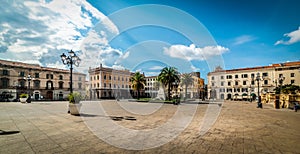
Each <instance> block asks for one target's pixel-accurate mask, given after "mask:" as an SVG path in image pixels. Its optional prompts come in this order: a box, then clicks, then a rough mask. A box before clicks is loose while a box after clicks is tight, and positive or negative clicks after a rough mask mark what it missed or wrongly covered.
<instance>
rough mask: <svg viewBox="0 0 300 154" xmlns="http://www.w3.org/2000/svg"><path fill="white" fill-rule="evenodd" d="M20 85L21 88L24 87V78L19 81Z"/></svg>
mask: <svg viewBox="0 0 300 154" xmlns="http://www.w3.org/2000/svg"><path fill="white" fill-rule="evenodd" d="M20 86H21V87H22V88H24V87H25V80H21V81H20Z"/></svg>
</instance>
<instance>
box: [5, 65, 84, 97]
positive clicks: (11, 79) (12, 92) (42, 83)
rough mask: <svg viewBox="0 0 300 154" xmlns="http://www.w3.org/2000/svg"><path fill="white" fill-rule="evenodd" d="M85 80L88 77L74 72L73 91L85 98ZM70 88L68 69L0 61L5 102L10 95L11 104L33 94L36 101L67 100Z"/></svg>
mask: <svg viewBox="0 0 300 154" xmlns="http://www.w3.org/2000/svg"><path fill="white" fill-rule="evenodd" d="M29 76H30V78H29ZM85 78H86V75H85V74H82V73H76V72H75V73H73V91H77V92H80V93H81V94H82V95H85ZM29 79H30V80H29ZM69 87H70V74H69V71H68V70H63V69H57V68H48V67H42V66H40V65H37V64H26V63H21V62H13V61H6V60H0V94H1V97H2V99H7V98H6V97H7V96H8V97H9V100H10V101H12V100H17V99H18V98H19V95H20V94H22V93H27V94H29V93H30V95H31V97H32V99H33V100H63V99H66V98H67V96H68V94H69V90H70V89H69ZM4 97H5V98H4Z"/></svg>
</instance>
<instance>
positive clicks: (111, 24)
mask: <svg viewBox="0 0 300 154" xmlns="http://www.w3.org/2000/svg"><path fill="white" fill-rule="evenodd" d="M299 6H300V2H298V0H273V1H268V0H205V1H202V0H197V1H191V0H190V1H179V0H174V1H167V0H151V1H150V0H140V1H119V0H109V1H107V0H88V1H83V0H73V1H71V0H65V1H60V0H47V1H44V0H40V1H38V0H33V1H25V2H24V1H22V0H14V1H3V5H1V6H0V10H1V13H0V58H1V59H7V60H15V61H22V62H28V63H38V64H40V65H43V66H49V67H58V68H66V67H65V66H63V65H62V63H61V61H60V59H59V58H60V57H59V55H60V54H61V53H63V52H67V51H68V50H70V49H73V50H75V51H77V52H78V54H79V55H80V57H81V59H82V63H81V65H80V67H79V68H77V70H78V71H84V72H86V71H87V69H88V68H89V67H96V66H99V64H100V63H102V64H103V65H104V66H108V67H114V68H120V69H124V68H126V69H129V70H131V71H142V72H145V73H146V74H147V75H156V74H157V73H158V72H159V70H160V69H161V68H162V67H164V66H168V65H171V66H175V67H177V68H178V69H179V71H180V72H191V71H200V72H201V77H203V78H205V77H206V74H207V73H208V72H210V71H212V70H213V69H214V67H215V66H217V65H221V66H222V67H224V68H225V69H233V68H241V67H253V66H260V65H269V64H271V63H281V62H286V61H299V60H300V56H299V55H300V29H299V27H300V18H299V14H300V9H299V8H298V7H299Z"/></svg>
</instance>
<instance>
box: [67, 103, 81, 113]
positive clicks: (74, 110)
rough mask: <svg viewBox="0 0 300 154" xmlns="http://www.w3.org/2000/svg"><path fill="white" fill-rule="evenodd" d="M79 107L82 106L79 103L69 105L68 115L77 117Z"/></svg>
mask: <svg viewBox="0 0 300 154" xmlns="http://www.w3.org/2000/svg"><path fill="white" fill-rule="evenodd" d="M81 105H82V104H81V103H79V104H72V103H69V109H70V114H71V115H79V111H80V108H81Z"/></svg>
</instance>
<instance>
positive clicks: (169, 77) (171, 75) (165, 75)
mask: <svg viewBox="0 0 300 154" xmlns="http://www.w3.org/2000/svg"><path fill="white" fill-rule="evenodd" d="M179 80H180V79H179V72H178V71H177V69H176V68H175V67H165V68H163V69H162V70H161V72H160V74H159V75H158V81H160V82H162V83H163V84H164V85H165V86H168V100H170V99H171V84H172V83H173V82H177V81H179Z"/></svg>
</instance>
